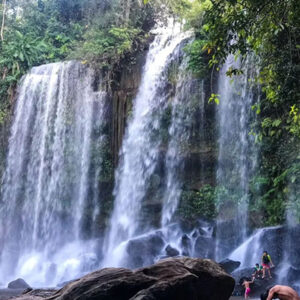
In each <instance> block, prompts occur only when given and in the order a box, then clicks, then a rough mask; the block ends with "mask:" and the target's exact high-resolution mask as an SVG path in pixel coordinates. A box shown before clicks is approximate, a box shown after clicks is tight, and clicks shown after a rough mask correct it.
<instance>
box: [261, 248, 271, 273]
mask: <svg viewBox="0 0 300 300" xmlns="http://www.w3.org/2000/svg"><path fill="white" fill-rule="evenodd" d="M261 265H262V266H263V276H262V278H265V276H266V269H267V270H268V273H269V277H270V278H272V276H271V270H270V268H271V267H274V264H273V262H272V259H271V256H270V255H269V254H268V252H267V251H264V253H263V256H262V258H261Z"/></svg>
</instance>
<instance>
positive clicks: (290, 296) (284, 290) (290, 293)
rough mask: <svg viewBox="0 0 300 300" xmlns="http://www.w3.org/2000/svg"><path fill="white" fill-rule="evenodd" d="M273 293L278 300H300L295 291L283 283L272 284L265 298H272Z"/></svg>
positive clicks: (269, 299) (270, 299)
mask: <svg viewBox="0 0 300 300" xmlns="http://www.w3.org/2000/svg"><path fill="white" fill-rule="evenodd" d="M275 294H276V296H277V297H278V298H279V299H280V300H300V297H299V295H298V294H297V292H296V291H295V290H293V289H292V288H291V287H289V286H285V285H275V286H273V287H272V288H271V289H270V291H269V295H268V298H267V300H272V299H273V297H274V295H275Z"/></svg>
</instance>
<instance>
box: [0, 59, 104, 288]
mask: <svg viewBox="0 0 300 300" xmlns="http://www.w3.org/2000/svg"><path fill="white" fill-rule="evenodd" d="M93 78H94V75H93V72H92V71H91V70H90V69H88V68H86V67H85V66H83V65H82V64H80V63H77V62H67V63H55V64H49V65H43V66H40V67H36V68H33V69H32V70H31V72H30V73H29V74H28V75H26V76H25V77H24V78H23V80H22V83H21V86H20V89H19V96H18V99H17V104H16V108H15V116H14V121H13V126H12V131H11V137H10V141H9V152H8V158H7V167H6V171H5V174H4V178H3V190H2V200H3V205H2V211H1V221H2V222H1V223H2V224H1V225H2V226H3V229H2V230H3V232H4V239H3V241H4V246H3V249H2V252H0V253H1V261H0V281H2V282H6V281H9V280H10V279H15V278H16V277H18V276H21V277H23V278H24V279H25V280H28V282H29V284H31V285H35V286H39V285H45V284H47V285H49V284H55V283H57V282H59V281H65V280H68V279H72V278H74V277H76V276H78V275H80V274H82V272H84V269H85V266H86V262H84V260H87V259H88V258H87V257H93V256H95V254H91V252H93V251H94V250H93V247H92V246H91V243H89V244H86V245H83V243H82V242H81V236H82V233H83V228H82V227H83V226H84V224H85V223H86V218H87V217H89V216H87V213H86V208H87V206H89V207H90V208H91V209H92V210H94V211H96V210H97V207H98V205H99V204H98V203H96V202H95V199H97V198H98V195H99V193H98V192H99V191H98V185H97V184H95V180H96V175H97V174H99V171H100V169H99V168H100V164H98V165H97V164H96V165H93V167H91V165H92V152H93V151H94V148H95V145H98V146H99V144H101V141H102V139H103V136H101V134H100V135H98V136H95V137H94V138H93V139H92V136H93V133H94V131H96V132H97V131H98V130H99V128H100V126H101V124H102V116H103V107H104V101H105V93H102V92H94V91H93V89H92V84H93ZM84 230H87V229H86V228H85V229H84ZM89 231H90V233H89V234H87V235H90V237H92V233H91V231H92V228H90V229H89ZM87 245H89V247H88V249H89V250H87V248H86V247H87ZM92 260H94V258H93V259H92ZM49 268H50V269H49ZM49 272H50V273H53V274H52V275H51V276H50V277H51V278H50V277H49V276H48V275H47V273H49Z"/></svg>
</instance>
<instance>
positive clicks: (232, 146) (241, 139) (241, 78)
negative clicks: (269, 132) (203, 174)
mask: <svg viewBox="0 0 300 300" xmlns="http://www.w3.org/2000/svg"><path fill="white" fill-rule="evenodd" d="M254 66H255V65H254V64H253V57H251V56H249V57H248V58H247V59H246V61H244V62H243V63H241V62H240V61H239V60H237V61H236V60H235V59H234V57H233V56H229V57H228V58H227V60H226V63H225V64H224V66H223V68H222V69H221V71H220V76H219V79H218V80H219V88H218V90H219V94H220V105H219V107H218V112H217V118H218V122H219V141H218V143H219V157H218V168H217V183H218V185H219V186H220V187H222V188H223V193H220V195H219V199H218V202H219V216H218V219H217V222H218V226H217V249H216V257H217V259H219V260H220V259H222V258H223V257H224V256H226V255H227V254H228V252H230V251H231V250H232V249H234V248H235V247H237V246H238V245H239V244H240V243H242V242H243V241H244V240H245V239H246V237H247V227H248V225H247V223H248V221H247V220H248V201H249V199H248V191H249V180H250V178H251V176H252V175H253V171H254V170H255V168H256V165H257V153H258V149H257V146H256V145H255V140H254V137H253V136H252V135H250V132H251V122H252V121H253V120H254V118H255V113H254V111H253V110H252V105H253V104H254V103H256V102H257V99H258V97H259V93H258V90H257V88H256V87H255V85H253V83H254V78H255V76H256V74H257V73H256V72H257V71H256V70H255V67H254ZM230 68H232V69H241V70H242V72H243V73H242V74H240V75H233V76H232V77H229V76H227V75H226V72H227V71H228V70H230ZM224 191H225V192H224ZM230 222H231V223H230ZM228 230H229V231H230V234H229V232H227V231H228ZM230 237H231V238H232V237H234V239H231V240H230V246H229V247H227V249H226V246H225V247H222V244H224V239H227V238H230Z"/></svg>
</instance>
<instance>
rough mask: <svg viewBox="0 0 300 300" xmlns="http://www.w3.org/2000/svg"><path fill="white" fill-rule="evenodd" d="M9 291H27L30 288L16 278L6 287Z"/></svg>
mask: <svg viewBox="0 0 300 300" xmlns="http://www.w3.org/2000/svg"><path fill="white" fill-rule="evenodd" d="M7 287H8V288H9V289H24V290H25V289H27V288H30V286H29V284H28V283H27V282H26V281H25V280H24V279H22V278H18V279H16V280H14V281H12V282H10V283H9V284H8V286H7Z"/></svg>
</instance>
